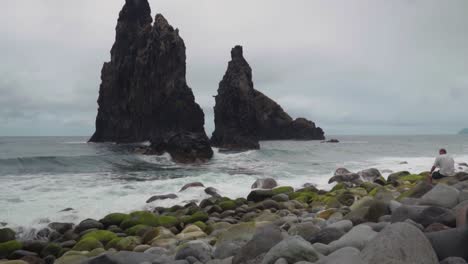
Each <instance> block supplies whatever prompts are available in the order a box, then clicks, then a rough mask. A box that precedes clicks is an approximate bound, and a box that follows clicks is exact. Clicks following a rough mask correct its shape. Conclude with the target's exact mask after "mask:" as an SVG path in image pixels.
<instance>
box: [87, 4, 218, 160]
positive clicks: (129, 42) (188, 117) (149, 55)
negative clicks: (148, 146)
mask: <svg viewBox="0 0 468 264" xmlns="http://www.w3.org/2000/svg"><path fill="white" fill-rule="evenodd" d="M185 61H186V55H185V44H184V41H183V39H182V38H181V37H180V36H179V31H178V30H177V29H174V28H173V27H172V26H171V25H169V23H168V22H167V20H166V19H165V18H164V17H163V16H162V15H160V14H158V15H156V18H155V20H154V23H153V19H152V17H151V9H150V6H149V3H148V1H147V0H126V1H125V5H124V7H123V9H122V11H121V12H120V15H119V19H118V23H117V27H116V39H115V43H114V45H113V47H112V50H111V61H110V62H107V63H105V64H104V66H103V68H102V72H101V79H102V83H101V86H100V90H99V99H98V105H99V110H98V115H97V118H96V132H95V133H94V135H93V136H92V137H91V139H90V141H91V142H117V143H131V142H142V141H150V142H151V143H152V145H153V146H154V149H155V151H156V152H165V151H167V152H169V153H170V154H171V156H172V157H173V158H174V159H175V160H176V161H180V162H192V161H197V160H206V159H209V158H211V157H212V155H213V152H212V150H211V147H210V146H209V140H208V137H207V136H206V133H205V130H204V122H205V121H204V114H203V111H202V109H201V108H200V106H199V105H198V104H197V103H196V102H195V98H194V95H193V92H192V90H191V89H190V87H189V86H188V85H187V82H186V78H185V74H186V64H185Z"/></svg>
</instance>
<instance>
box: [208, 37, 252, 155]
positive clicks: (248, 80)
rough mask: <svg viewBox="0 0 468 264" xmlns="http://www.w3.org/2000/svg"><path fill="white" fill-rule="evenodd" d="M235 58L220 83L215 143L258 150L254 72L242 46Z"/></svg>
mask: <svg viewBox="0 0 468 264" xmlns="http://www.w3.org/2000/svg"><path fill="white" fill-rule="evenodd" d="M231 57H232V60H231V61H230V62H229V64H228V69H227V71H226V74H225V75H224V77H223V80H222V81H221V82H220V83H219V89H218V95H217V96H216V105H215V108H214V113H215V131H214V132H213V137H212V138H211V143H212V145H213V146H216V147H220V148H227V149H240V150H242V149H258V148H259V147H260V145H259V143H258V140H259V138H258V134H257V132H258V131H257V117H256V114H255V90H254V88H253V82H252V69H251V68H250V66H249V64H248V63H247V61H246V60H245V59H244V57H243V51H242V47H241V46H236V47H234V48H233V49H232V51H231Z"/></svg>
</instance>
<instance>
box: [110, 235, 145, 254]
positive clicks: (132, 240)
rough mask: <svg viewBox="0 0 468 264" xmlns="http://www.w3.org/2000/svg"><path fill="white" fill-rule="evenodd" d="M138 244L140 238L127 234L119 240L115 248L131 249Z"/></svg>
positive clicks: (139, 243)
mask: <svg viewBox="0 0 468 264" xmlns="http://www.w3.org/2000/svg"><path fill="white" fill-rule="evenodd" d="M138 245H141V239H140V238H139V237H136V236H129V237H125V238H122V239H121V240H119V241H118V242H117V244H116V248H115V249H117V250H126V251H133V249H134V248H135V247H136V246H138Z"/></svg>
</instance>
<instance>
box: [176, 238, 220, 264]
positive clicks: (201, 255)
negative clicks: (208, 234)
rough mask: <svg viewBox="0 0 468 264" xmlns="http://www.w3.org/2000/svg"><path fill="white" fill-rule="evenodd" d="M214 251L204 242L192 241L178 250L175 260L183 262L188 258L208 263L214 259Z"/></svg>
mask: <svg viewBox="0 0 468 264" xmlns="http://www.w3.org/2000/svg"><path fill="white" fill-rule="evenodd" d="M212 252H213V249H212V248H211V246H210V245H208V244H207V243H205V242H203V241H190V242H187V243H185V244H183V245H181V246H179V248H178V249H177V252H176V255H175V259H176V260H183V259H186V258H188V257H194V258H196V259H197V260H199V261H201V262H202V263H206V262H208V261H209V260H211V259H212V256H211V254H212Z"/></svg>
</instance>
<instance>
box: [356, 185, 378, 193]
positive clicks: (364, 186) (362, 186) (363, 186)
mask: <svg viewBox="0 0 468 264" xmlns="http://www.w3.org/2000/svg"><path fill="white" fill-rule="evenodd" d="M359 187H361V188H364V189H366V191H367V192H368V193H370V192H371V191H372V190H374V189H375V188H378V187H381V186H380V185H379V184H376V183H373V182H363V183H362V184H361V185H360V186H359Z"/></svg>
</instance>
